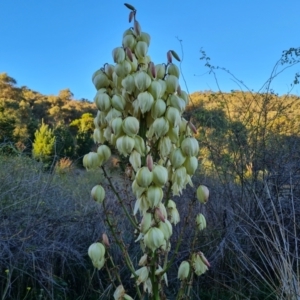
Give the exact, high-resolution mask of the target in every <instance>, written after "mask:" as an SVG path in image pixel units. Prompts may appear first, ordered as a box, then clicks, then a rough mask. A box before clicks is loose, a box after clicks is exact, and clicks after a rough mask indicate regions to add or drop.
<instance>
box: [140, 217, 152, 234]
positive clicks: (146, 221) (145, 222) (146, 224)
mask: <svg viewBox="0 0 300 300" xmlns="http://www.w3.org/2000/svg"><path fill="white" fill-rule="evenodd" d="M151 223H152V214H151V213H148V212H146V213H145V214H144V215H143V218H142V221H141V229H140V230H141V232H142V233H144V234H145V233H147V231H148V230H149V228H150V226H151Z"/></svg>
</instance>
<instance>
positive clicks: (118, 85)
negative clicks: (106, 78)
mask: <svg viewBox="0 0 300 300" xmlns="http://www.w3.org/2000/svg"><path fill="white" fill-rule="evenodd" d="M112 79H113V84H114V87H115V88H121V87H122V80H123V77H119V76H118V75H117V74H116V72H115V71H114V72H113V74H112Z"/></svg>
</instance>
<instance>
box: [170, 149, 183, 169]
mask: <svg viewBox="0 0 300 300" xmlns="http://www.w3.org/2000/svg"><path fill="white" fill-rule="evenodd" d="M185 160H186V157H185V156H184V154H183V153H182V150H181V149H180V148H176V149H174V150H173V151H172V152H171V155H170V161H171V164H172V166H173V168H175V169H177V168H179V167H180V166H182V165H183V163H184V162H185Z"/></svg>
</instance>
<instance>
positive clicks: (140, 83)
mask: <svg viewBox="0 0 300 300" xmlns="http://www.w3.org/2000/svg"><path fill="white" fill-rule="evenodd" d="M134 82H135V86H136V88H137V89H138V90H139V91H141V92H144V91H146V90H147V89H148V87H149V86H150V84H151V82H152V80H151V77H150V76H149V75H148V74H147V73H146V72H144V71H139V72H137V73H136V74H135V76H134Z"/></svg>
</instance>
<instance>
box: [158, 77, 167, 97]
mask: <svg viewBox="0 0 300 300" xmlns="http://www.w3.org/2000/svg"><path fill="white" fill-rule="evenodd" d="M158 82H159V83H160V85H161V95H162V97H163V96H164V95H165V93H166V90H167V83H166V82H165V81H164V80H162V79H158ZM164 99H166V98H164Z"/></svg>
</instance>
